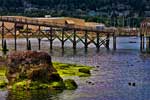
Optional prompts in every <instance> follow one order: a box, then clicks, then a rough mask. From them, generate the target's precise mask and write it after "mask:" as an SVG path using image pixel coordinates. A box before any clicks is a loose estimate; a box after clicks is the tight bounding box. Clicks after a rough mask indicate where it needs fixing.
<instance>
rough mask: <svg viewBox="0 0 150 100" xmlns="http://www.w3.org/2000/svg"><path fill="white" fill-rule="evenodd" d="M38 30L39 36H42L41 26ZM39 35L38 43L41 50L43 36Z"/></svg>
mask: <svg viewBox="0 0 150 100" xmlns="http://www.w3.org/2000/svg"><path fill="white" fill-rule="evenodd" d="M38 31H39V36H40V33H41V26H39V29H38ZM39 36H38V45H39V48H38V49H39V50H41V38H40V37H39Z"/></svg>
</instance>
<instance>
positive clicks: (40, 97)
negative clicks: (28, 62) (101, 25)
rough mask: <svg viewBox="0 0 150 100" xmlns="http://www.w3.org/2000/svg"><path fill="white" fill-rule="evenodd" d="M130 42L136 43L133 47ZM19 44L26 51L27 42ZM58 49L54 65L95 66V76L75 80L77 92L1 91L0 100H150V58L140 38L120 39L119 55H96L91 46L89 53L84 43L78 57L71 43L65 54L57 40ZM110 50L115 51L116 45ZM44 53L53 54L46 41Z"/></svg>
mask: <svg viewBox="0 0 150 100" xmlns="http://www.w3.org/2000/svg"><path fill="white" fill-rule="evenodd" d="M130 41H134V43H129V42H130ZM17 42H18V50H25V48H26V46H25V45H26V44H25V40H23V39H19V40H18V41H17ZM37 42H38V41H37V40H36V39H31V45H32V49H33V50H36V49H37V48H38V47H37ZM7 43H8V47H9V48H10V49H11V50H13V48H14V45H13V40H12V39H8V40H7ZM54 45H55V47H54V48H53V51H51V53H50V54H51V55H52V60H53V61H59V62H65V63H77V64H84V65H92V66H94V68H93V70H92V71H91V73H92V75H91V76H90V77H87V78H78V77H73V78H74V79H75V80H76V82H77V84H78V85H79V87H78V89H76V90H73V91H68V90H65V91H63V92H61V93H51V92H50V91H36V92H35V91H34V92H23V93H10V92H8V91H0V100H150V76H149V74H150V67H149V66H150V56H149V55H144V54H141V53H140V52H139V38H137V37H120V38H118V39H117V51H112V50H110V51H107V50H106V49H105V48H101V50H100V51H99V52H96V48H94V46H93V45H90V47H89V49H88V52H86V53H85V52H84V48H83V45H82V43H79V44H78V49H77V51H76V53H73V50H72V48H71V47H72V44H71V43H70V42H67V43H66V45H65V46H66V48H65V50H64V52H62V50H61V48H60V43H59V42H58V41H57V40H56V41H55V42H54ZM110 47H111V48H112V43H111V45H110ZM42 50H43V51H47V52H49V42H48V41H46V40H43V41H42ZM1 55H2V53H1ZM129 83H135V86H130V85H129Z"/></svg>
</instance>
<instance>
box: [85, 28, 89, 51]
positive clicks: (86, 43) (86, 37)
mask: <svg viewBox="0 0 150 100" xmlns="http://www.w3.org/2000/svg"><path fill="white" fill-rule="evenodd" d="M84 38H85V41H84V48H85V51H87V49H88V32H87V31H85V35H84Z"/></svg>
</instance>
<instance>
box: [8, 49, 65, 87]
mask: <svg viewBox="0 0 150 100" xmlns="http://www.w3.org/2000/svg"><path fill="white" fill-rule="evenodd" d="M6 77H7V79H8V84H9V86H11V87H12V89H18V90H33V89H45V88H50V87H51V85H50V84H51V83H53V82H62V83H63V79H62V78H61V77H60V75H59V74H58V73H57V70H56V69H55V68H54V67H53V65H52V62H51V56H49V55H48V54H47V53H44V52H36V51H24V52H14V53H11V54H9V55H8V57H7V73H6Z"/></svg>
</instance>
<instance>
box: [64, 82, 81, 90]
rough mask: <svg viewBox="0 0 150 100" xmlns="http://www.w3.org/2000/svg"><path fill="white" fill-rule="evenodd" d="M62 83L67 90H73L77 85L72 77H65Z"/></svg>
mask: <svg viewBox="0 0 150 100" xmlns="http://www.w3.org/2000/svg"><path fill="white" fill-rule="evenodd" d="M64 83H65V87H66V89H67V90H75V89H76V88H77V87H78V86H77V84H76V82H75V81H74V80H72V79H67V80H65V81H64Z"/></svg>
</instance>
